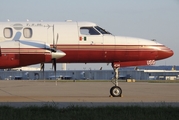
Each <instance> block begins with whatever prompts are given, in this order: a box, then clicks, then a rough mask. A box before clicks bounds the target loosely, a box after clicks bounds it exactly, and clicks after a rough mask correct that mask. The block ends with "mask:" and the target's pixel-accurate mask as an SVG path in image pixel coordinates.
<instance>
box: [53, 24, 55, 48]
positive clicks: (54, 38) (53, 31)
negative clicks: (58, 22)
mask: <svg viewBox="0 0 179 120" xmlns="http://www.w3.org/2000/svg"><path fill="white" fill-rule="evenodd" d="M54 32H55V30H54V25H53V48H55V33H54Z"/></svg>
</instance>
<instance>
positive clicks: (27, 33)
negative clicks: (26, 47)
mask: <svg viewBox="0 0 179 120" xmlns="http://www.w3.org/2000/svg"><path fill="white" fill-rule="evenodd" d="M23 33H24V37H25V38H31V37H32V29H31V28H24V32H23Z"/></svg>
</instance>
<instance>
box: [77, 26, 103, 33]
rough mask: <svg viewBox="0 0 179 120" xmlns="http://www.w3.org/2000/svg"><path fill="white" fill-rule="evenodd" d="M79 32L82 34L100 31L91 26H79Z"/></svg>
mask: <svg viewBox="0 0 179 120" xmlns="http://www.w3.org/2000/svg"><path fill="white" fill-rule="evenodd" d="M80 33H81V34H83V35H100V33H99V32H98V31H97V30H96V29H94V28H93V27H81V28H80Z"/></svg>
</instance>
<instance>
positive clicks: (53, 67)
mask: <svg viewBox="0 0 179 120" xmlns="http://www.w3.org/2000/svg"><path fill="white" fill-rule="evenodd" d="M56 64H57V63H56V59H55V58H54V59H52V69H54V73H55V78H56V70H57V66H56Z"/></svg>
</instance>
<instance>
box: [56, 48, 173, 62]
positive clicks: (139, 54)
mask: <svg viewBox="0 0 179 120" xmlns="http://www.w3.org/2000/svg"><path fill="white" fill-rule="evenodd" d="M57 49H59V50H61V51H63V52H65V53H66V56H65V57H63V58H61V59H59V60H57V62H60V63H63V62H69V63H96V62H97V63H108V62H115V61H121V62H123V61H141V60H160V59H164V58H166V57H170V56H171V55H170V54H167V55H165V54H166V52H163V53H162V52H161V51H169V50H170V49H168V48H166V47H165V46H164V45H57ZM158 53H160V54H161V55H159V54H158ZM159 56H161V57H159Z"/></svg>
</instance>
